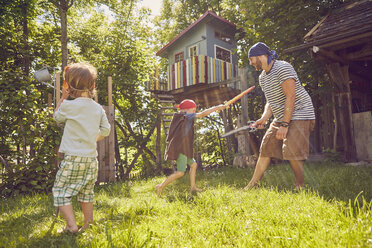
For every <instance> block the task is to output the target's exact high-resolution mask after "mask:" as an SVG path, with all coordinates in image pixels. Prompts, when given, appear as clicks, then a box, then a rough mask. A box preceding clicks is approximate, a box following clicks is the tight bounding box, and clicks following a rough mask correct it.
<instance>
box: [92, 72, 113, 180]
mask: <svg viewBox="0 0 372 248" xmlns="http://www.w3.org/2000/svg"><path fill="white" fill-rule="evenodd" d="M107 90H108V91H107V92H108V98H107V99H108V106H102V107H103V109H104V110H105V111H106V115H107V119H108V121H109V123H110V125H111V131H110V134H109V136H107V137H105V138H104V139H103V140H101V141H99V142H98V143H97V151H98V157H97V159H98V179H97V183H101V182H113V181H115V138H114V128H115V127H114V120H115V109H114V106H113V105H112V78H111V77H108V89H107ZM96 101H97V98H96Z"/></svg>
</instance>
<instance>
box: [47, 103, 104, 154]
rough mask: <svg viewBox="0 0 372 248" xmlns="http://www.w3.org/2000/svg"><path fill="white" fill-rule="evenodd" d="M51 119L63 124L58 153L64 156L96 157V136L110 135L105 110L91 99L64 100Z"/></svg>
mask: <svg viewBox="0 0 372 248" xmlns="http://www.w3.org/2000/svg"><path fill="white" fill-rule="evenodd" d="M53 117H54V119H55V120H56V122H58V123H64V124H65V128H64V131H63V136H62V141H61V144H60V147H59V152H61V153H64V154H65V155H71V156H81V157H97V154H98V153H97V142H96V139H97V136H98V134H100V135H102V136H108V135H109V134H110V124H109V122H108V119H107V116H106V113H105V110H104V109H103V108H102V106H101V105H99V104H98V103H96V102H95V101H93V99H91V98H86V97H79V98H76V99H74V100H64V101H63V102H62V104H61V106H60V107H59V109H58V110H57V111H56V112H55V113H54V115H53Z"/></svg>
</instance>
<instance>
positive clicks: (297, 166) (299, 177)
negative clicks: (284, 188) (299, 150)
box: [289, 160, 304, 189]
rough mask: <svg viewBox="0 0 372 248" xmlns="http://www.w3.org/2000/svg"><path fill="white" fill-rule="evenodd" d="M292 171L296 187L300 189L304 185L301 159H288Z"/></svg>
mask: <svg viewBox="0 0 372 248" xmlns="http://www.w3.org/2000/svg"><path fill="white" fill-rule="evenodd" d="M289 163H290V164H291V167H292V170H293V173H294V175H295V177H296V189H300V188H302V187H303V186H304V170H303V167H302V161H301V160H290V161H289Z"/></svg>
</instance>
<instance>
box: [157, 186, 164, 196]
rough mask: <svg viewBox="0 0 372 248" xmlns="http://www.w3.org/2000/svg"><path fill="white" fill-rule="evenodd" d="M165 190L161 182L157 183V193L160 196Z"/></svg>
mask: <svg viewBox="0 0 372 248" xmlns="http://www.w3.org/2000/svg"><path fill="white" fill-rule="evenodd" d="M162 191H163V189H162V188H161V186H160V184H158V185H156V194H157V195H158V196H160V195H161V192H162Z"/></svg>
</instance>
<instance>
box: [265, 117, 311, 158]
mask: <svg viewBox="0 0 372 248" xmlns="http://www.w3.org/2000/svg"><path fill="white" fill-rule="evenodd" d="M279 125H280V122H275V121H274V122H272V123H271V125H270V127H269V129H268V130H267V131H266V133H265V136H264V137H263V139H262V143H261V148H260V156H261V157H270V158H277V159H283V160H306V159H307V157H308V156H309V136H310V132H311V131H312V130H314V127H315V120H297V121H296V120H295V121H291V123H290V124H289V128H288V133H287V138H285V139H284V140H278V139H277V138H276V137H275V136H276V132H277V131H278V128H279Z"/></svg>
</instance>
